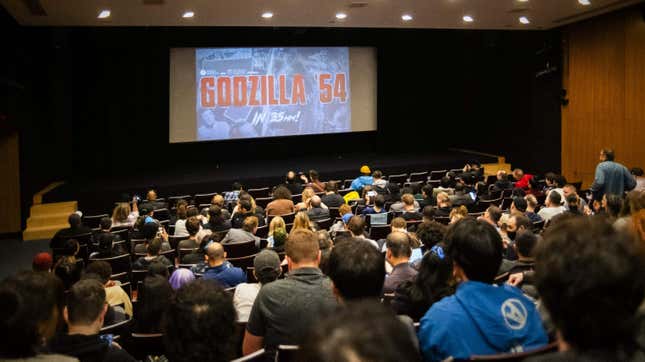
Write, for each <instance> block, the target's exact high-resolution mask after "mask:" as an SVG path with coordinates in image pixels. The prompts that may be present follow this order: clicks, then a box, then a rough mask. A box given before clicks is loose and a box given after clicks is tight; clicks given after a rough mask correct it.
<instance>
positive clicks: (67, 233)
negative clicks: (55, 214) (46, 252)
mask: <svg viewBox="0 0 645 362" xmlns="http://www.w3.org/2000/svg"><path fill="white" fill-rule="evenodd" d="M67 222H68V223H69V227H68V228H66V229H61V230H58V231H57V232H56V234H54V237H52V239H51V240H50V241H49V248H50V249H60V248H63V247H64V246H65V241H66V240H68V239H73V238H74V237H75V236H79V235H83V234H89V233H91V232H92V229H90V228H89V227H87V226H85V225H83V223H82V221H81V216H80V215H79V214H78V212H74V213H72V214H71V215H69V217H68V218H67Z"/></svg>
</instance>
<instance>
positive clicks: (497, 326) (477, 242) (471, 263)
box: [418, 219, 548, 361]
mask: <svg viewBox="0 0 645 362" xmlns="http://www.w3.org/2000/svg"><path fill="white" fill-rule="evenodd" d="M446 242H447V245H448V254H449V255H450V257H451V259H452V260H453V270H454V271H453V274H454V275H455V278H456V279H457V280H459V281H461V283H460V285H459V286H458V287H457V291H456V293H455V294H454V295H453V296H449V297H446V298H444V299H442V300H441V301H439V302H437V303H435V304H433V305H432V307H430V309H429V310H428V312H427V313H426V314H425V316H424V317H423V318H422V319H421V326H420V329H419V334H418V335H419V342H420V345H421V352H422V353H423V356H424V359H425V360H427V361H436V360H443V359H445V358H449V357H453V358H455V359H465V358H469V357H470V356H472V355H486V354H495V353H501V352H510V351H522V350H530V349H534V348H538V347H541V346H543V345H545V344H546V343H547V342H548V339H547V336H546V333H545V332H544V329H543V327H542V321H541V319H540V315H539V314H538V312H537V310H536V308H535V305H534V304H533V302H531V301H530V300H529V299H527V298H526V297H524V296H523V294H522V293H521V291H520V290H519V289H516V288H514V287H511V286H508V285H505V286H503V287H496V286H493V285H491V283H492V282H493V279H494V278H495V275H496V274H497V271H498V269H499V266H500V263H501V261H502V251H503V245H502V240H501V238H500V236H499V233H498V232H497V231H496V230H495V229H494V228H493V227H492V226H491V225H490V224H488V223H485V222H482V221H477V220H473V219H464V220H461V221H459V222H458V223H457V224H455V225H454V226H452V227H451V228H450V230H449V231H448V235H447V236H446ZM493 335H494V336H495V338H490V336H493Z"/></svg>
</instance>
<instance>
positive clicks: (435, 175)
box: [429, 170, 448, 180]
mask: <svg viewBox="0 0 645 362" xmlns="http://www.w3.org/2000/svg"><path fill="white" fill-rule="evenodd" d="M447 172H448V170H436V171H431V172H430V178H429V180H441V178H442V177H444V176H446V173H447Z"/></svg>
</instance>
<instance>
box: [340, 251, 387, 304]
mask: <svg viewBox="0 0 645 362" xmlns="http://www.w3.org/2000/svg"><path fill="white" fill-rule="evenodd" d="M328 268H329V278H330V279H331V281H332V285H333V291H334V294H335V295H336V297H337V298H338V299H339V300H342V301H345V302H347V301H350V300H359V299H372V300H375V301H376V300H378V298H380V297H381V294H382V291H383V281H384V280H385V261H384V260H383V255H382V254H381V253H379V252H378V251H377V250H376V249H374V248H373V247H372V245H370V244H369V243H367V242H365V241H364V240H361V239H356V238H352V239H349V240H347V241H344V242H342V243H340V244H338V245H337V246H335V247H334V248H333V249H332V251H331V255H330V256H329V266H328Z"/></svg>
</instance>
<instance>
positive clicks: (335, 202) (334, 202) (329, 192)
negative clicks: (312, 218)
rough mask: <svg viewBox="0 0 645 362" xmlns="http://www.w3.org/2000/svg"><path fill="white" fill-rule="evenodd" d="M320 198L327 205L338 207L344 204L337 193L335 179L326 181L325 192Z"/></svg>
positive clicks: (343, 200)
mask: <svg viewBox="0 0 645 362" xmlns="http://www.w3.org/2000/svg"><path fill="white" fill-rule="evenodd" d="M320 200H321V201H322V203H323V204H325V205H327V207H340V206H341V205H344V204H345V199H344V198H343V197H342V196H340V195H339V194H338V183H337V182H336V181H327V184H326V185H325V194H324V195H323V196H322V197H321V198H320Z"/></svg>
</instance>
